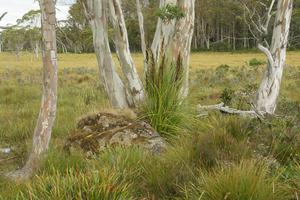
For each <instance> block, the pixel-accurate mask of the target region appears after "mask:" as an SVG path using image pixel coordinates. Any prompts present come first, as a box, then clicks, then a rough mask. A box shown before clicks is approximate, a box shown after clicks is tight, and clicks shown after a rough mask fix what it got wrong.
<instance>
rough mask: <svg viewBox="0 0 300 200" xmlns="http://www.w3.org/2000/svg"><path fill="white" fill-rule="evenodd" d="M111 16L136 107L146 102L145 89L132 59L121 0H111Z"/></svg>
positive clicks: (121, 61)
mask: <svg viewBox="0 0 300 200" xmlns="http://www.w3.org/2000/svg"><path fill="white" fill-rule="evenodd" d="M109 9H110V16H111V20H112V23H113V28H114V33H115V41H114V42H115V45H116V50H117V56H118V58H119V61H120V64H121V67H122V70H123V73H124V76H125V79H126V83H127V84H126V85H127V89H129V92H130V94H131V96H132V97H133V100H134V103H135V105H137V104H139V103H140V102H141V101H143V100H144V88H143V85H142V81H141V79H140V77H139V75H138V73H137V70H136V66H135V64H134V62H133V59H132V57H131V53H130V49H129V41H128V33H127V29H126V24H125V20H124V15H123V11H122V7H121V2H120V0H109Z"/></svg>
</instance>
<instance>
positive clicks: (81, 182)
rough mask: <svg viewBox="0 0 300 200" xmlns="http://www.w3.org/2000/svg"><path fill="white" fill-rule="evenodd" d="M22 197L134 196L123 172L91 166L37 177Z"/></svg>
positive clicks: (106, 199)
mask: <svg viewBox="0 0 300 200" xmlns="http://www.w3.org/2000/svg"><path fill="white" fill-rule="evenodd" d="M18 198H19V199H30V200H35V199H36V200H40V199H44V200H52V199H57V200H60V199H61V200H63V199H83V200H84V199H86V200H87V199H89V200H90V199H91V200H96V199H103V200H119V199H133V198H132V197H131V195H130V192H129V184H127V183H126V182H124V181H123V180H122V178H121V176H120V174H118V173H116V172H114V171H111V170H105V169H99V170H96V169H91V170H90V171H88V172H80V171H75V170H73V169H69V170H67V171H66V172H65V173H61V172H59V171H57V173H55V174H53V175H50V176H49V175H40V176H36V177H35V178H34V179H33V181H32V183H31V184H29V185H28V186H27V188H26V190H23V191H22V192H20V193H19V194H18Z"/></svg>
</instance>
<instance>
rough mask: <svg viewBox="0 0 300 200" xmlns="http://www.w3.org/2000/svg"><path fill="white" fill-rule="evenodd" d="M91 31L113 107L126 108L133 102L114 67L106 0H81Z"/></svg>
mask: <svg viewBox="0 0 300 200" xmlns="http://www.w3.org/2000/svg"><path fill="white" fill-rule="evenodd" d="M81 2H82V4H83V7H84V10H85V14H86V17H87V19H88V20H89V23H90V26H91V28H92V31H93V41H94V48H95V53H96V57H97V60H98V67H99V71H100V78H101V80H102V84H103V87H104V89H105V91H106V93H107V95H108V97H109V100H110V102H111V104H112V106H113V107H116V108H126V107H129V106H131V105H132V104H133V102H132V98H131V95H130V94H129V93H128V92H127V91H126V88H125V86H124V84H123V82H122V80H121V78H120V77H119V75H118V73H117V72H116V69H115V63H114V61H113V58H112V54H111V50H110V46H109V40H108V32H107V30H108V24H107V8H108V1H107V0H81Z"/></svg>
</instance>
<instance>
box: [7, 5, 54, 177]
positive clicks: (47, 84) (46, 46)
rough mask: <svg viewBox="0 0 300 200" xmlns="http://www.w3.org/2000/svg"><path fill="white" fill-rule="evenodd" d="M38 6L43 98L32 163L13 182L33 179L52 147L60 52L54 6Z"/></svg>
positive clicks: (30, 159)
mask: <svg viewBox="0 0 300 200" xmlns="http://www.w3.org/2000/svg"><path fill="white" fill-rule="evenodd" d="M39 4H40V8H41V12H42V17H41V18H42V36H43V96H42V104H41V109H40V113H39V117H38V121H37V125H36V127H35V131H34V136H33V144H32V151H31V154H30V156H29V159H28V161H27V162H26V164H25V166H24V167H23V168H22V169H21V170H18V171H16V172H13V173H10V174H8V176H9V177H10V178H12V179H14V180H19V181H20V180H21V181H22V180H26V179H28V178H30V177H31V176H32V174H33V173H34V172H35V170H36V169H37V168H38V167H39V163H40V161H41V159H43V157H44V155H45V153H46V152H47V150H48V147H49V142H50V138H51V132H52V127H53V125H54V120H55V115H56V104H57V48H56V33H55V25H56V18H55V3H54V1H53V0H40V1H39Z"/></svg>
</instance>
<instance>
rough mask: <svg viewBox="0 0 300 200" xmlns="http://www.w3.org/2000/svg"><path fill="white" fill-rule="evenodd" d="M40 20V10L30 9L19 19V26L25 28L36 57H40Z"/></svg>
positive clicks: (27, 39)
mask: <svg viewBox="0 0 300 200" xmlns="http://www.w3.org/2000/svg"><path fill="white" fill-rule="evenodd" d="M40 20H41V11H40V10H30V11H29V12H27V13H25V14H24V15H23V17H22V18H21V19H18V20H17V24H18V26H21V27H23V28H24V29H25V37H26V41H28V43H29V46H30V48H31V49H32V51H33V52H34V55H35V58H36V59H38V57H39V49H40V41H41V33H40V32H41V31H40Z"/></svg>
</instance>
